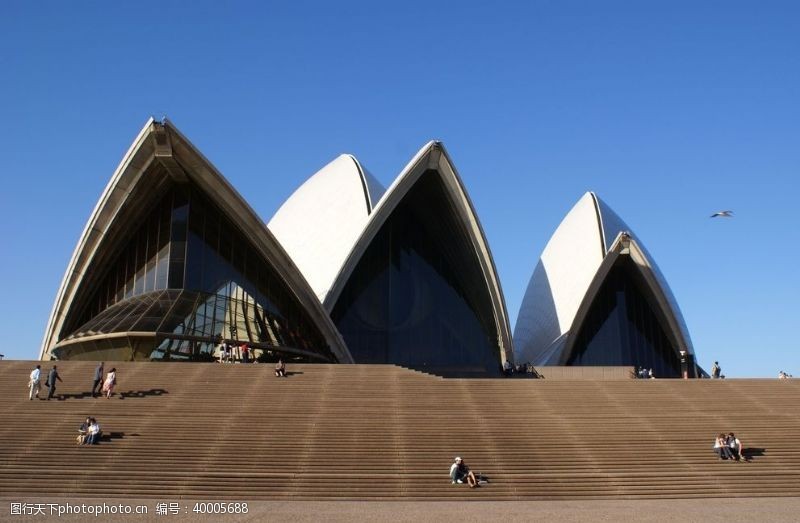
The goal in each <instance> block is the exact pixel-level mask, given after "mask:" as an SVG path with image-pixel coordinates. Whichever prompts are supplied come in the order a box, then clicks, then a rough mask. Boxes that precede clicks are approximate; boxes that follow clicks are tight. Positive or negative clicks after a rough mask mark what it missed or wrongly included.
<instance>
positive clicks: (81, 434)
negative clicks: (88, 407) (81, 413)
mask: <svg viewBox="0 0 800 523" xmlns="http://www.w3.org/2000/svg"><path fill="white" fill-rule="evenodd" d="M91 424H92V418H89V417H87V418H86V421H84V422H83V423H81V426H80V427H78V445H83V444H84V443H86V438H87V437H88V436H89V425H91Z"/></svg>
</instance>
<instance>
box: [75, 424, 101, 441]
mask: <svg viewBox="0 0 800 523" xmlns="http://www.w3.org/2000/svg"><path fill="white" fill-rule="evenodd" d="M102 435H103V430H102V429H101V428H100V424H99V423H97V420H96V419H94V418H86V421H84V422H83V423H81V426H80V428H79V429H78V445H96V444H97V443H99V442H100V436H102Z"/></svg>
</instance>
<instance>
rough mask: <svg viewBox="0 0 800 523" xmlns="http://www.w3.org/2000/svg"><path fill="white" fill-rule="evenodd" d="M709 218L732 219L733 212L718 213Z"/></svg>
mask: <svg viewBox="0 0 800 523" xmlns="http://www.w3.org/2000/svg"><path fill="white" fill-rule="evenodd" d="M710 217H711V218H733V211H719V212H715V213H714V214H712V215H711V216H710Z"/></svg>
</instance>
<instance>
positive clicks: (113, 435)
mask: <svg viewBox="0 0 800 523" xmlns="http://www.w3.org/2000/svg"><path fill="white" fill-rule="evenodd" d="M123 438H125V433H124V432H108V433H103V435H102V436H100V441H101V442H104V443H110V442H112V441H114V440H115V439H123Z"/></svg>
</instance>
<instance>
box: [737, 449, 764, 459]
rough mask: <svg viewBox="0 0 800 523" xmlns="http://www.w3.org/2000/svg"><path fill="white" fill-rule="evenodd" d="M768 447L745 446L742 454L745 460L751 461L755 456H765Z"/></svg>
mask: <svg viewBox="0 0 800 523" xmlns="http://www.w3.org/2000/svg"><path fill="white" fill-rule="evenodd" d="M766 451H767V449H760V448H757V447H745V448H744V449H742V456H743V457H744V459H745V460H747V461H749V460H751V459H753V458H754V457H755V456H763V455H764V453H765V452H766Z"/></svg>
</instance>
